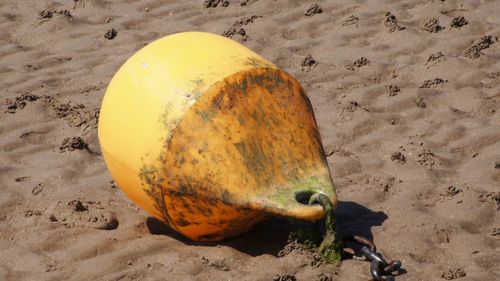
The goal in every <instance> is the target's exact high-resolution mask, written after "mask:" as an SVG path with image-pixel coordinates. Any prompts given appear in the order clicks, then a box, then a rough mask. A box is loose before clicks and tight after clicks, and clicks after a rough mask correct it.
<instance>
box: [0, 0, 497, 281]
mask: <svg viewBox="0 0 500 281" xmlns="http://www.w3.org/2000/svg"><path fill="white" fill-rule="evenodd" d="M499 12H500V2H499V1H494V0H490V1H488V0H485V1H479V0H477V1H452V0H446V1H444V0H440V1H438V0H428V1H417V0H406V1H387V0H384V1H350V0H348V1H294V0H283V1H277V0H226V1H203V0H196V1H194V0H186V1H171V0H143V1H140V0H124V1H106V0H74V1H69V0H65V1H55V0H45V1H35V0H26V1H17V0H2V1H0V31H1V32H0V91H1V93H2V94H1V100H0V102H1V110H0V136H1V138H0V151H1V153H0V192H1V193H0V280H262V281H265V280H269V281H271V280H277V281H292V280H299V281H302V280H317V281H320V280H321V281H329V280H339V281H347V280H353V281H354V280H371V279H370V273H369V263H368V262H363V261H359V260H354V259H346V260H345V261H343V263H342V265H341V266H338V267H337V266H334V265H328V264H323V263H320V262H318V260H317V257H316V256H315V255H313V254H312V253H310V252H308V251H305V250H303V249H301V248H300V247H296V245H295V246H294V245H293V244H291V243H288V242H287V237H288V233H289V232H290V231H291V226H290V224H289V223H288V222H287V221H286V220H282V219H278V218H275V219H272V220H270V221H267V222H265V223H263V224H261V225H259V226H258V227H256V228H255V229H254V230H253V231H251V232H249V233H246V234H244V235H242V236H239V237H236V238H233V239H229V240H227V241H222V242H220V243H196V242H191V241H189V240H187V239H185V238H183V237H182V236H180V235H179V234H177V233H175V232H173V231H172V230H170V229H169V228H168V227H166V226H164V225H162V224H161V223H160V222H159V221H157V220H155V219H153V218H152V217H150V216H149V215H148V214H147V213H146V212H144V211H143V210H141V209H140V208H138V207H137V206H136V205H135V204H134V203H133V202H131V201H129V200H128V199H127V197H126V196H125V195H124V194H123V193H122V192H121V191H120V189H119V188H118V187H117V185H116V184H115V183H114V181H113V179H112V178H111V176H110V174H109V172H108V170H107V168H106V165H105V163H104V160H103V157H102V154H101V150H100V146H99V140H98V136H97V124H98V118H99V109H100V104H101V101H102V98H103V96H104V93H105V91H106V87H107V85H108V83H109V81H110V80H111V78H112V77H113V75H114V74H115V72H116V71H117V70H118V68H119V67H120V66H121V65H122V64H123V63H124V62H125V61H126V60H127V59H128V58H129V57H130V56H132V55H133V54H134V53H135V52H136V51H138V50H139V49H141V48H142V47H144V46H145V45H147V44H149V43H151V42H153V41H154V40H156V39H158V38H161V37H163V36H167V35H170V34H173V33H177V32H183V31H204V32H211V33H215V34H220V35H224V36H226V37H229V38H232V39H234V40H236V41H238V42H240V43H242V44H243V45H245V46H247V47H248V48H250V49H252V50H254V51H255V52H257V53H259V54H260V55H262V56H263V57H265V58H266V59H268V60H269V61H271V62H273V63H275V64H276V65H278V66H279V67H281V68H282V69H283V70H285V71H287V72H288V73H290V74H292V75H293V76H294V77H295V78H296V79H297V80H298V81H299V82H300V83H301V84H302V86H303V87H304V88H305V90H306V91H307V93H308V95H309V98H310V100H311V103H312V105H313V108H314V112H315V116H316V119H317V122H318V125H319V128H320V133H321V137H322V141H323V146H324V148H325V151H326V154H327V159H328V164H329V167H330V170H331V172H332V178H333V181H334V184H335V186H336V188H337V193H338V197H339V200H340V202H339V206H338V209H337V210H336V215H337V224H338V225H337V229H338V231H339V232H342V233H359V234H363V235H366V236H367V237H369V238H371V239H373V241H374V242H375V243H376V245H377V247H378V248H379V250H380V252H381V253H382V254H383V255H384V257H386V258H387V259H399V260H401V261H402V263H403V268H404V270H403V271H402V272H401V275H400V276H397V277H396V280H397V281H409V280H454V279H458V280H460V281H462V280H463V281H466V280H477V281H479V280H481V281H482V280H492V281H493V280H500V42H499V36H500V16H499ZM207 53H210V47H209V46H207Z"/></svg>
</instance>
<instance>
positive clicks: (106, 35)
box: [104, 28, 118, 40]
mask: <svg viewBox="0 0 500 281" xmlns="http://www.w3.org/2000/svg"><path fill="white" fill-rule="evenodd" d="M117 35H118V31H116V29H114V28H111V29H108V30H107V31H106V33H104V38H106V39H108V40H113V39H115V37H116V36H117Z"/></svg>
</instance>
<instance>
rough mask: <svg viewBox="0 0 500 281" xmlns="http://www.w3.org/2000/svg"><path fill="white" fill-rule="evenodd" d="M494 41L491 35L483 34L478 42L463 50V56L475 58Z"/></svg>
mask: <svg viewBox="0 0 500 281" xmlns="http://www.w3.org/2000/svg"><path fill="white" fill-rule="evenodd" d="M496 41H498V39H496ZM494 43H495V40H493V37H492V36H491V35H486V36H483V37H482V38H481V39H480V40H479V42H477V43H476V44H474V45H472V46H471V47H469V48H467V50H465V52H464V56H465V57H467V58H470V59H477V58H479V57H480V56H481V55H482V54H483V53H482V51H483V50H485V49H488V48H489V47H490V46H491V45H493V44H494Z"/></svg>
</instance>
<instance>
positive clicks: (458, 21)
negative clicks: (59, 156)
mask: <svg viewBox="0 0 500 281" xmlns="http://www.w3.org/2000/svg"><path fill="white" fill-rule="evenodd" d="M468 23H469V22H468V21H467V20H466V19H465V18H464V17H463V16H459V17H456V18H453V19H452V20H451V23H450V26H451V27H452V28H460V27H462V26H464V25H467V24H468Z"/></svg>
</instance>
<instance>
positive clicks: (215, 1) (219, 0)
mask: <svg viewBox="0 0 500 281" xmlns="http://www.w3.org/2000/svg"><path fill="white" fill-rule="evenodd" d="M219 5H220V6H221V7H227V6H229V1H227V0H205V2H203V7H205V8H216V7H217V6H219Z"/></svg>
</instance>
